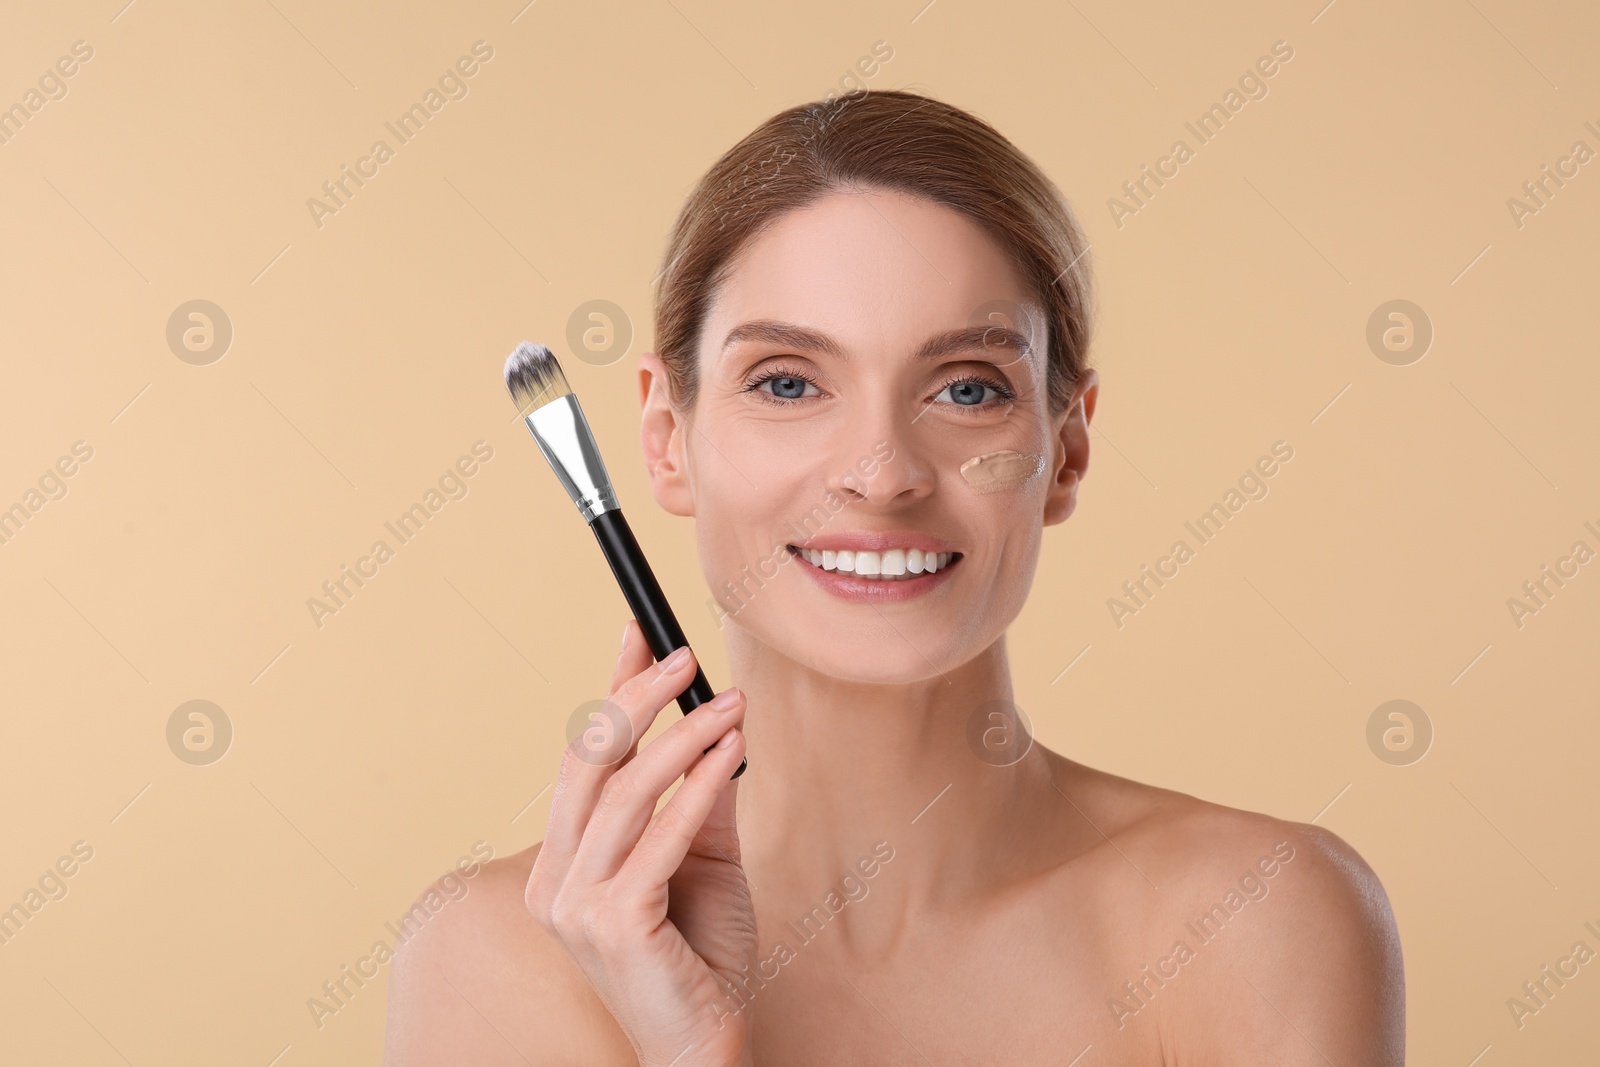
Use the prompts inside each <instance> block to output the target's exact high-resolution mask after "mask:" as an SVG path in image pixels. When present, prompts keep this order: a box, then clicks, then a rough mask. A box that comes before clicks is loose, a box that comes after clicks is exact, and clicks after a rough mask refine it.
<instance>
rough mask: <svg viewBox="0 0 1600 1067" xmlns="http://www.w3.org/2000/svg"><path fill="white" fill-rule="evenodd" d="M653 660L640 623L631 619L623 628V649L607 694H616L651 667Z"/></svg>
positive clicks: (612, 673)
mask: <svg viewBox="0 0 1600 1067" xmlns="http://www.w3.org/2000/svg"><path fill="white" fill-rule="evenodd" d="M652 658H653V657H652V656H651V655H650V646H649V645H647V644H645V641H644V632H643V631H641V630H640V629H639V623H638V622H637V621H636V620H634V619H629V620H628V624H627V625H626V626H624V627H623V628H622V649H621V651H620V652H618V653H617V666H616V669H615V670H613V671H612V672H611V684H609V685H607V686H606V692H607V693H615V692H616V691H617V690H618V689H619V688H621V686H622V683H624V682H626V681H627V680H628V679H629V678H632V677H633V676H634V675H636V674H638V673H639V672H640V671H642V670H644V669H645V668H646V667H648V666H650V661H651V659H652Z"/></svg>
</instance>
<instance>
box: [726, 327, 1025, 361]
mask: <svg viewBox="0 0 1600 1067" xmlns="http://www.w3.org/2000/svg"><path fill="white" fill-rule="evenodd" d="M744 341H762V342H765V343H767V344H773V345H782V346H783V347H785V348H795V349H799V350H801V351H806V352H820V353H823V354H824V355H829V356H832V357H833V358H835V359H837V360H839V361H840V362H844V363H848V362H849V361H850V356H849V354H848V353H846V352H845V350H844V348H843V347H841V346H840V345H839V343H838V342H837V341H835V340H834V339H833V338H831V337H829V336H828V335H827V334H825V333H823V332H822V331H820V330H813V329H811V328H810V327H808V326H801V325H798V324H797V323H793V322H778V321H776V320H773V319H753V320H751V321H750V322H741V323H740V324H739V325H737V326H735V327H734V328H733V329H731V330H729V331H728V336H727V337H725V338H724V339H723V341H722V350H723V351H724V352H726V351H727V350H728V349H730V348H732V347H733V346H734V345H736V344H739V343H741V342H744ZM985 348H1009V349H1012V350H1014V351H1016V352H1018V353H1020V354H1021V355H1023V356H1032V355H1033V345H1032V344H1031V343H1029V341H1028V338H1027V336H1026V335H1025V334H1023V333H1021V332H1019V331H1017V330H1014V329H1012V328H1011V327H1009V326H1000V325H992V326H967V327H964V328H961V329H956V330H946V331H945V332H943V333H939V334H935V335H934V336H932V337H930V338H928V340H927V341H925V342H923V345H922V347H921V348H919V349H917V353H916V356H915V358H916V359H918V360H927V359H938V358H939V357H940V356H946V355H950V354H951V353H954V352H971V351H974V350H979V349H985Z"/></svg>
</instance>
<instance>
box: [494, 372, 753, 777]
mask: <svg viewBox="0 0 1600 1067" xmlns="http://www.w3.org/2000/svg"><path fill="white" fill-rule="evenodd" d="M505 373H506V388H507V389H509V390H510V391H511V399H512V400H514V401H516V404H517V410H518V411H521V412H522V413H523V416H522V421H523V422H525V423H527V424H528V431H529V432H530V433H532V434H533V439H534V441H536V442H537V443H538V445H539V451H540V452H543V453H544V458H545V459H547V460H549V462H550V469H551V470H553V471H555V472H556V478H557V479H559V480H560V482H561V486H562V488H564V489H565V490H566V491H567V495H568V496H570V497H571V498H572V502H573V503H574V504H576V505H578V513H579V514H580V515H582V516H583V521H584V522H586V523H588V524H589V529H591V530H593V531H594V536H595V539H596V540H598V541H599V542H600V551H602V552H604V553H605V557H606V562H607V563H609V564H611V573H612V574H614V575H616V578H617V584H618V585H619V586H621V587H622V595H623V596H624V597H626V598H627V601H628V607H629V608H631V609H632V610H633V617H634V618H635V619H638V620H639V628H640V629H641V630H643V631H644V639H645V641H646V643H648V644H649V646H650V653H651V655H653V656H654V657H655V658H656V659H657V660H658V661H659V660H662V659H665V658H666V657H667V656H668V655H670V654H671V653H672V652H673V650H674V649H678V648H683V647H685V646H687V645H688V644H689V641H688V639H687V638H686V637H684V636H683V628H682V627H681V626H679V625H678V620H677V618H676V617H675V616H674V615H673V614H672V608H671V606H669V605H668V604H667V598H666V595H665V594H664V593H662V592H661V586H660V584H659V583H657V582H656V576H655V574H654V573H652V572H651V570H650V564H649V563H648V562H647V561H646V560H645V558H644V552H643V550H641V549H640V548H639V542H638V541H636V540H635V539H634V536H633V531H632V530H631V529H629V528H628V520H627V519H625V518H623V517H622V507H621V505H620V504H618V503H617V494H616V491H615V490H613V489H612V488H611V478H610V476H609V475H607V474H606V465H605V461H604V460H602V459H601V458H600V446H599V445H597V444H595V440H594V434H593V433H592V432H590V430H589V421H588V420H587V419H585V418H584V417H583V408H582V407H580V406H579V405H578V397H577V395H576V394H574V393H573V391H572V387H571V386H569V385H568V384H567V376H566V375H565V374H563V373H561V364H559V363H557V362H556V357H555V354H554V353H552V352H551V351H550V349H548V348H547V347H545V346H544V345H537V344H532V343H530V342H528V341H524V342H522V343H521V344H520V345H518V346H517V348H516V351H514V352H512V353H511V356H510V358H508V359H507V360H506V372H505ZM714 695H715V694H714V693H713V692H712V690H711V683H710V682H708V681H706V675H705V672H704V671H703V670H701V669H700V665H699V664H698V663H696V664H695V669H694V681H692V682H690V683H689V688H688V689H685V690H684V691H683V692H682V693H680V694H679V695H678V707H679V708H681V709H682V710H683V713H684V714H685V715H687V714H689V713H690V712H691V711H693V710H694V709H695V708H698V707H699V706H700V705H701V704H704V703H706V702H707V701H709V700H710V699H711V698H712V697H713V696H714ZM706 751H707V752H709V751H711V750H710V749H709V748H708V749H706ZM747 762H748V761H747V760H740V761H739V769H738V770H736V771H734V772H733V777H734V778H737V777H739V775H741V774H743V773H744V768H745V765H746V763H747Z"/></svg>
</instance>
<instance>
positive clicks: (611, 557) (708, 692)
mask: <svg viewBox="0 0 1600 1067" xmlns="http://www.w3.org/2000/svg"><path fill="white" fill-rule="evenodd" d="M589 528H590V529H592V530H594V536H595V539H596V540H597V541H599V542H600V551H602V552H604V553H605V555H606V562H608V563H610V564H611V573H612V574H614V575H616V576H617V585H619V586H620V587H621V588H622V595H623V596H624V597H626V598H627V600H628V607H629V608H630V609H632V611H633V617H634V618H635V619H638V620H639V628H640V629H641V630H643V631H644V639H645V641H646V643H648V644H649V645H650V654H651V655H653V656H654V657H655V658H656V660H657V662H659V661H661V660H663V659H665V658H666V657H667V656H669V655H671V654H672V652H673V650H674V649H679V648H684V647H686V646H687V645H688V644H689V639H688V638H686V637H684V636H683V627H681V626H679V625H678V619H677V616H675V615H673V614H672V607H671V605H669V604H668V603H667V596H666V594H665V593H663V592H662V591H661V585H660V583H659V582H657V581H656V576H655V574H654V573H653V572H652V571H651V570H650V564H649V562H648V561H647V560H646V559H645V558H644V550H643V549H641V548H640V547H639V542H638V541H637V540H635V539H634V536H633V531H632V530H631V529H629V527H628V520H627V519H625V518H623V517H622V512H621V511H620V510H617V509H612V510H611V511H607V512H603V513H602V514H601V515H600V516H599V517H598V518H596V519H595V520H594V521H593V522H591V523H590V524H589ZM715 695H716V694H715V693H714V692H713V691H712V689H711V683H710V682H708V681H706V673H705V671H703V670H701V669H700V664H699V663H698V662H697V663H696V664H695V666H694V681H692V682H690V683H689V688H687V689H685V690H684V691H683V692H682V693H680V694H678V707H679V708H681V709H682V710H683V713H684V714H685V715H687V714H689V713H690V712H691V711H693V710H694V709H695V708H698V707H699V706H700V705H701V704H704V703H706V702H707V701H709V700H710V699H711V698H712V697H713V696H715ZM706 751H707V752H710V751H711V750H710V749H709V748H708V749H706ZM747 762H748V761H747V760H743V759H741V760H740V761H739V769H738V770H736V771H734V772H733V777H734V778H737V777H739V776H740V775H741V774H743V773H744V768H745V765H746V763H747Z"/></svg>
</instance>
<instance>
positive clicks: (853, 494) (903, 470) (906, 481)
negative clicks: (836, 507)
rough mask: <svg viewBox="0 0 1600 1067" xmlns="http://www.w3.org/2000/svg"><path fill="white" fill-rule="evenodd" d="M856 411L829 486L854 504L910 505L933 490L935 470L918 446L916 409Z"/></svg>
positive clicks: (832, 468)
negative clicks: (869, 414) (908, 410)
mask: <svg viewBox="0 0 1600 1067" xmlns="http://www.w3.org/2000/svg"><path fill="white" fill-rule="evenodd" d="M888 408H889V405H887V404H885V405H883V406H881V407H879V408H878V410H877V411H876V412H875V413H874V414H873V415H872V416H871V417H864V412H856V413H852V417H851V419H850V420H849V422H848V423H847V428H846V429H845V430H843V431H841V433H840V436H839V440H838V445H837V447H836V448H834V449H833V454H832V456H831V457H830V467H829V471H830V473H829V476H828V488H829V489H830V490H832V491H833V492H835V493H837V494H839V496H841V497H843V498H844V499H846V500H848V501H850V502H852V503H865V504H871V505H875V506H876V505H880V504H888V503H891V502H895V503H907V502H909V501H914V500H921V499H923V498H925V497H927V496H928V495H929V494H930V493H932V492H933V486H934V480H935V479H934V470H933V467H932V465H931V464H930V463H929V462H928V461H927V459H926V457H925V456H924V454H923V450H922V449H919V448H918V447H917V446H916V439H917V434H916V425H915V424H916V416H917V415H918V414H920V413H921V406H920V405H918V406H917V409H916V410H914V411H910V412H906V411H902V410H889V409H888Z"/></svg>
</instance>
